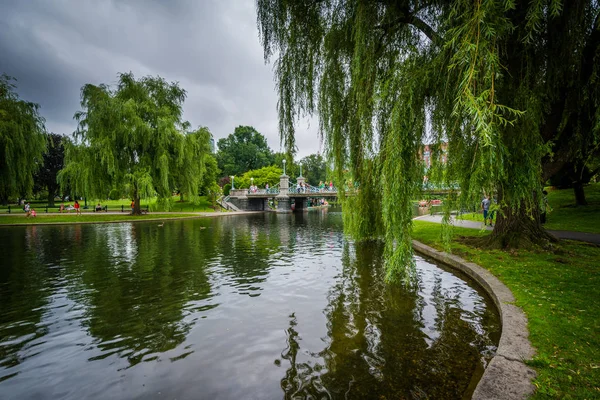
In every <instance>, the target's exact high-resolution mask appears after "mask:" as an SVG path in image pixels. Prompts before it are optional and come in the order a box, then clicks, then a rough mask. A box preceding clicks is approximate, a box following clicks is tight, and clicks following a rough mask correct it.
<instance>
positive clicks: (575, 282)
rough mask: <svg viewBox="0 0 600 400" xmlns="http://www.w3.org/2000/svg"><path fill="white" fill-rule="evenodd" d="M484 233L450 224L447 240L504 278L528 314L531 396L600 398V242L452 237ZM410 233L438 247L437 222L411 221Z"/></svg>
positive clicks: (457, 251)
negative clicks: (530, 243) (553, 245)
mask: <svg viewBox="0 0 600 400" xmlns="http://www.w3.org/2000/svg"><path fill="white" fill-rule="evenodd" d="M487 234H489V233H488V232H481V231H479V230H474V229H466V228H453V239H454V240H453V241H452V242H451V244H450V246H451V249H452V252H453V253H454V254H456V255H458V256H460V257H462V258H464V259H466V260H469V261H472V262H475V263H477V264H478V265H480V266H482V267H483V268H486V269H487V270H489V271H490V272H492V273H493V274H494V275H495V276H497V277H498V278H499V279H500V280H501V281H502V282H504V284H506V286H508V287H509V288H510V289H511V290H512V292H513V294H514V296H515V298H516V304H517V305H518V306H519V307H521V308H522V309H523V310H524V311H525V313H526V314H527V317H528V319H529V331H530V340H531V342H532V344H533V346H534V347H536V349H537V355H536V356H535V358H534V359H533V361H531V362H529V364H530V365H531V366H532V367H534V368H535V369H536V370H537V372H538V377H537V379H536V380H535V381H534V383H535V385H536V387H537V392H536V394H535V395H534V396H533V398H549V397H550V398H564V399H598V398H600V262H599V261H600V247H598V246H595V245H591V244H586V243H581V242H572V241H564V240H563V241H561V243H560V244H559V245H558V248H557V250H556V251H555V252H546V251H522V250H519V251H518V252H510V253H509V252H504V251H500V250H481V249H477V248H474V247H471V246H467V245H465V244H462V243H460V242H457V241H456V240H455V239H457V238H459V237H460V236H464V237H479V236H482V235H487ZM414 238H415V239H416V240H419V241H421V242H423V243H426V244H428V245H430V246H433V247H435V248H437V249H439V250H443V244H442V240H441V239H440V225H439V224H435V223H428V222H423V221H414Z"/></svg>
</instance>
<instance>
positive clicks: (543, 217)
mask: <svg viewBox="0 0 600 400" xmlns="http://www.w3.org/2000/svg"><path fill="white" fill-rule="evenodd" d="M541 211H542V212H541V213H540V223H541V224H542V225H543V224H545V223H546V213H548V212H550V211H552V207H550V204H548V192H547V191H545V190H543V191H542V207H541Z"/></svg>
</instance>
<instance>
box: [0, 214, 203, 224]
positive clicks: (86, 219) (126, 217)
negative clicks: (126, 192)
mask: <svg viewBox="0 0 600 400" xmlns="http://www.w3.org/2000/svg"><path fill="white" fill-rule="evenodd" d="M193 216H194V214H177V213H165V214H145V215H136V216H133V215H131V214H127V213H125V214H101V213H98V214H94V215H90V214H82V215H80V216H77V215H75V214H74V213H73V214H62V215H43V214H42V215H38V216H37V217H35V218H32V217H30V218H27V217H25V215H14V216H13V215H11V216H2V217H0V225H6V224H8V225H22V224H27V225H31V224H44V223H46V224H48V223H55V224H58V223H62V224H64V223H82V222H83V223H93V222H126V221H144V220H155V219H164V218H190V217H193Z"/></svg>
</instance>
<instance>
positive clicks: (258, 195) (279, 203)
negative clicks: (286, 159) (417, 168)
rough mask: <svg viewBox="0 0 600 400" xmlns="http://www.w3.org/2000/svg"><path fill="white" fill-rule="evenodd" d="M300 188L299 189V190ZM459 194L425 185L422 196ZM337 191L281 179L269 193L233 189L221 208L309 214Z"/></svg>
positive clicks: (301, 180)
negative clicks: (311, 204)
mask: <svg viewBox="0 0 600 400" xmlns="http://www.w3.org/2000/svg"><path fill="white" fill-rule="evenodd" d="M299 185H300V187H298V186H299ZM344 189H345V192H346V195H352V193H353V191H354V190H355V188H348V187H346V188H344ZM456 191H460V189H458V186H452V187H445V186H434V185H431V184H425V185H423V188H422V192H423V193H427V194H429V195H446V194H448V193H450V192H456ZM337 196H338V188H336V187H335V186H331V187H330V186H326V187H324V188H318V187H315V186H311V185H309V184H307V183H306V180H305V178H304V177H303V176H299V177H298V178H297V182H293V181H290V178H289V176H287V175H285V174H284V175H281V177H280V180H279V184H277V185H276V186H274V187H272V188H269V189H256V190H250V189H234V188H232V189H231V191H230V192H229V196H227V197H225V198H224V199H223V201H222V202H221V203H222V204H221V205H222V206H224V207H226V208H229V209H233V210H236V211H239V210H241V211H269V210H272V208H271V207H270V205H269V202H270V201H271V200H273V202H274V203H275V204H276V209H275V211H276V212H280V213H289V212H292V204H294V210H295V211H306V210H307V209H308V199H309V198H314V199H320V198H337Z"/></svg>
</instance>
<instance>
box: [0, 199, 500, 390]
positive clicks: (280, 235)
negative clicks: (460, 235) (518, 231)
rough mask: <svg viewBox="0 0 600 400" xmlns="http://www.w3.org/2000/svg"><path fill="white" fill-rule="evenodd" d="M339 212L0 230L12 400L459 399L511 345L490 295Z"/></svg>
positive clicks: (5, 380)
mask: <svg viewBox="0 0 600 400" xmlns="http://www.w3.org/2000/svg"><path fill="white" fill-rule="evenodd" d="M341 224H342V222H341V214H339V213H334V212H331V210H329V212H328V211H327V210H321V211H314V212H313V211H311V212H309V213H305V214H304V215H302V214H300V215H275V214H256V215H251V216H230V217H221V218H214V219H196V220H186V221H171V222H165V223H164V226H162V227H161V226H158V223H156V222H140V223H133V224H130V223H123V224H105V225H78V226H77V225H63V226H37V227H35V226H31V227H10V228H0V306H1V308H0V393H1V395H0V397H1V398H2V399H57V398H65V399H81V398H87V399H109V398H110V399H152V398H160V399H163V398H164V399H281V398H289V399H292V398H293V399H296V398H312V399H322V398H325V399H327V398H335V399H345V398H347V399H363V398H373V399H396V398H415V399H425V398H431V399H451V398H461V397H462V396H463V395H465V393H466V394H467V395H468V394H469V392H470V391H472V389H473V388H474V385H476V383H477V380H478V379H479V377H480V376H481V373H482V370H483V368H484V366H485V365H486V362H487V361H488V360H489V359H490V358H491V356H493V354H494V351H495V350H496V346H497V343H498V336H499V329H500V324H499V319H498V315H497V313H496V312H495V310H494V307H493V306H492V303H491V301H490V300H489V299H488V298H487V297H486V296H485V295H484V294H483V292H482V291H481V290H479V289H478V288H477V287H476V286H475V285H474V284H473V283H472V282H470V281H469V280H467V279H466V278H465V277H462V276H457V275H456V274H455V273H453V272H448V271H447V270H445V269H442V268H440V267H439V266H436V265H435V264H432V263H430V262H428V261H426V260H424V259H422V258H417V265H418V273H419V286H418V288H415V289H414V290H406V289H404V288H402V287H398V286H392V285H385V284H384V282H383V275H384V272H383V270H382V248H381V247H380V246H379V245H377V244H373V243H369V244H361V245H358V244H354V243H352V242H349V241H347V240H346V239H344V236H343V235H342V226H341Z"/></svg>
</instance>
